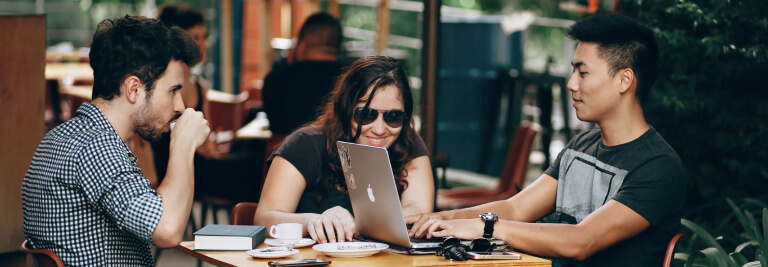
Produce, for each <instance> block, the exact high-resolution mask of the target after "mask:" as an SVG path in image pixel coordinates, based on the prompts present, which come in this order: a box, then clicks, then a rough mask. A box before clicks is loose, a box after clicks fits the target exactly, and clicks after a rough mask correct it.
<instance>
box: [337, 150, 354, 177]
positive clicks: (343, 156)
mask: <svg viewBox="0 0 768 267" xmlns="http://www.w3.org/2000/svg"><path fill="white" fill-rule="evenodd" d="M339 161H341V168H343V169H344V171H345V172H346V171H347V170H348V169H351V168H352V158H350V157H349V147H347V146H344V145H342V146H341V151H339Z"/></svg>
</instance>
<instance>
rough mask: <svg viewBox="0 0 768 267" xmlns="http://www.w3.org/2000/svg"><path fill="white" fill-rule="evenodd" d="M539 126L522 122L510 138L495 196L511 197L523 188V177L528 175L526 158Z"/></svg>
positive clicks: (529, 153) (528, 155)
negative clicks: (510, 141)
mask: <svg viewBox="0 0 768 267" xmlns="http://www.w3.org/2000/svg"><path fill="white" fill-rule="evenodd" d="M539 130H540V126H539V125H538V124H536V123H533V122H530V121H522V122H520V125H519V126H518V127H517V130H516V131H515V135H514V136H513V137H512V143H511V144H509V149H508V150H507V158H506V159H505V161H504V170H503V171H502V172H501V177H499V184H498V186H497V187H496V190H495V194H504V195H508V196H505V197H503V198H507V197H512V196H514V195H515V194H517V192H518V191H519V189H522V188H523V183H524V182H525V176H526V174H527V173H528V158H529V157H530V155H531V149H532V148H533V140H534V138H535V137H536V133H537V132H538V131H539Z"/></svg>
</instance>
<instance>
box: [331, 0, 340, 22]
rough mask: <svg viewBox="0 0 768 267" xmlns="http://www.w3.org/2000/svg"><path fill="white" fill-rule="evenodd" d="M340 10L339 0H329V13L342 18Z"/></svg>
mask: <svg viewBox="0 0 768 267" xmlns="http://www.w3.org/2000/svg"><path fill="white" fill-rule="evenodd" d="M339 12H340V11H339V1H337V0H328V14H331V16H334V17H336V18H340V17H341V14H339Z"/></svg>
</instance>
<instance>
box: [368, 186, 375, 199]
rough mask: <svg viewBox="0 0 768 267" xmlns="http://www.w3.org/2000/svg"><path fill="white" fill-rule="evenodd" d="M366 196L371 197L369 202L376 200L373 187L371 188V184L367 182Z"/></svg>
mask: <svg viewBox="0 0 768 267" xmlns="http://www.w3.org/2000/svg"><path fill="white" fill-rule="evenodd" d="M368 198H370V199H371V202H376V198H374V197H373V189H371V184H368Z"/></svg>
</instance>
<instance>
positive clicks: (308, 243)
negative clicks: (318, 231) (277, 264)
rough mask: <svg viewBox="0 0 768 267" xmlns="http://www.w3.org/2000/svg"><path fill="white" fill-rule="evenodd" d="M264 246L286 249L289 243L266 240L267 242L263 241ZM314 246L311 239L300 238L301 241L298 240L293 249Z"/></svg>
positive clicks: (313, 241) (278, 240)
mask: <svg viewBox="0 0 768 267" xmlns="http://www.w3.org/2000/svg"><path fill="white" fill-rule="evenodd" d="M264 244H267V245H268V246H272V247H287V246H288V245H290V243H287V242H285V241H283V240H280V239H267V240H264ZM314 244H315V240H314V239H312V238H302V239H299V242H298V243H296V245H294V246H293V247H294V248H303V247H308V246H311V245H314Z"/></svg>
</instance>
